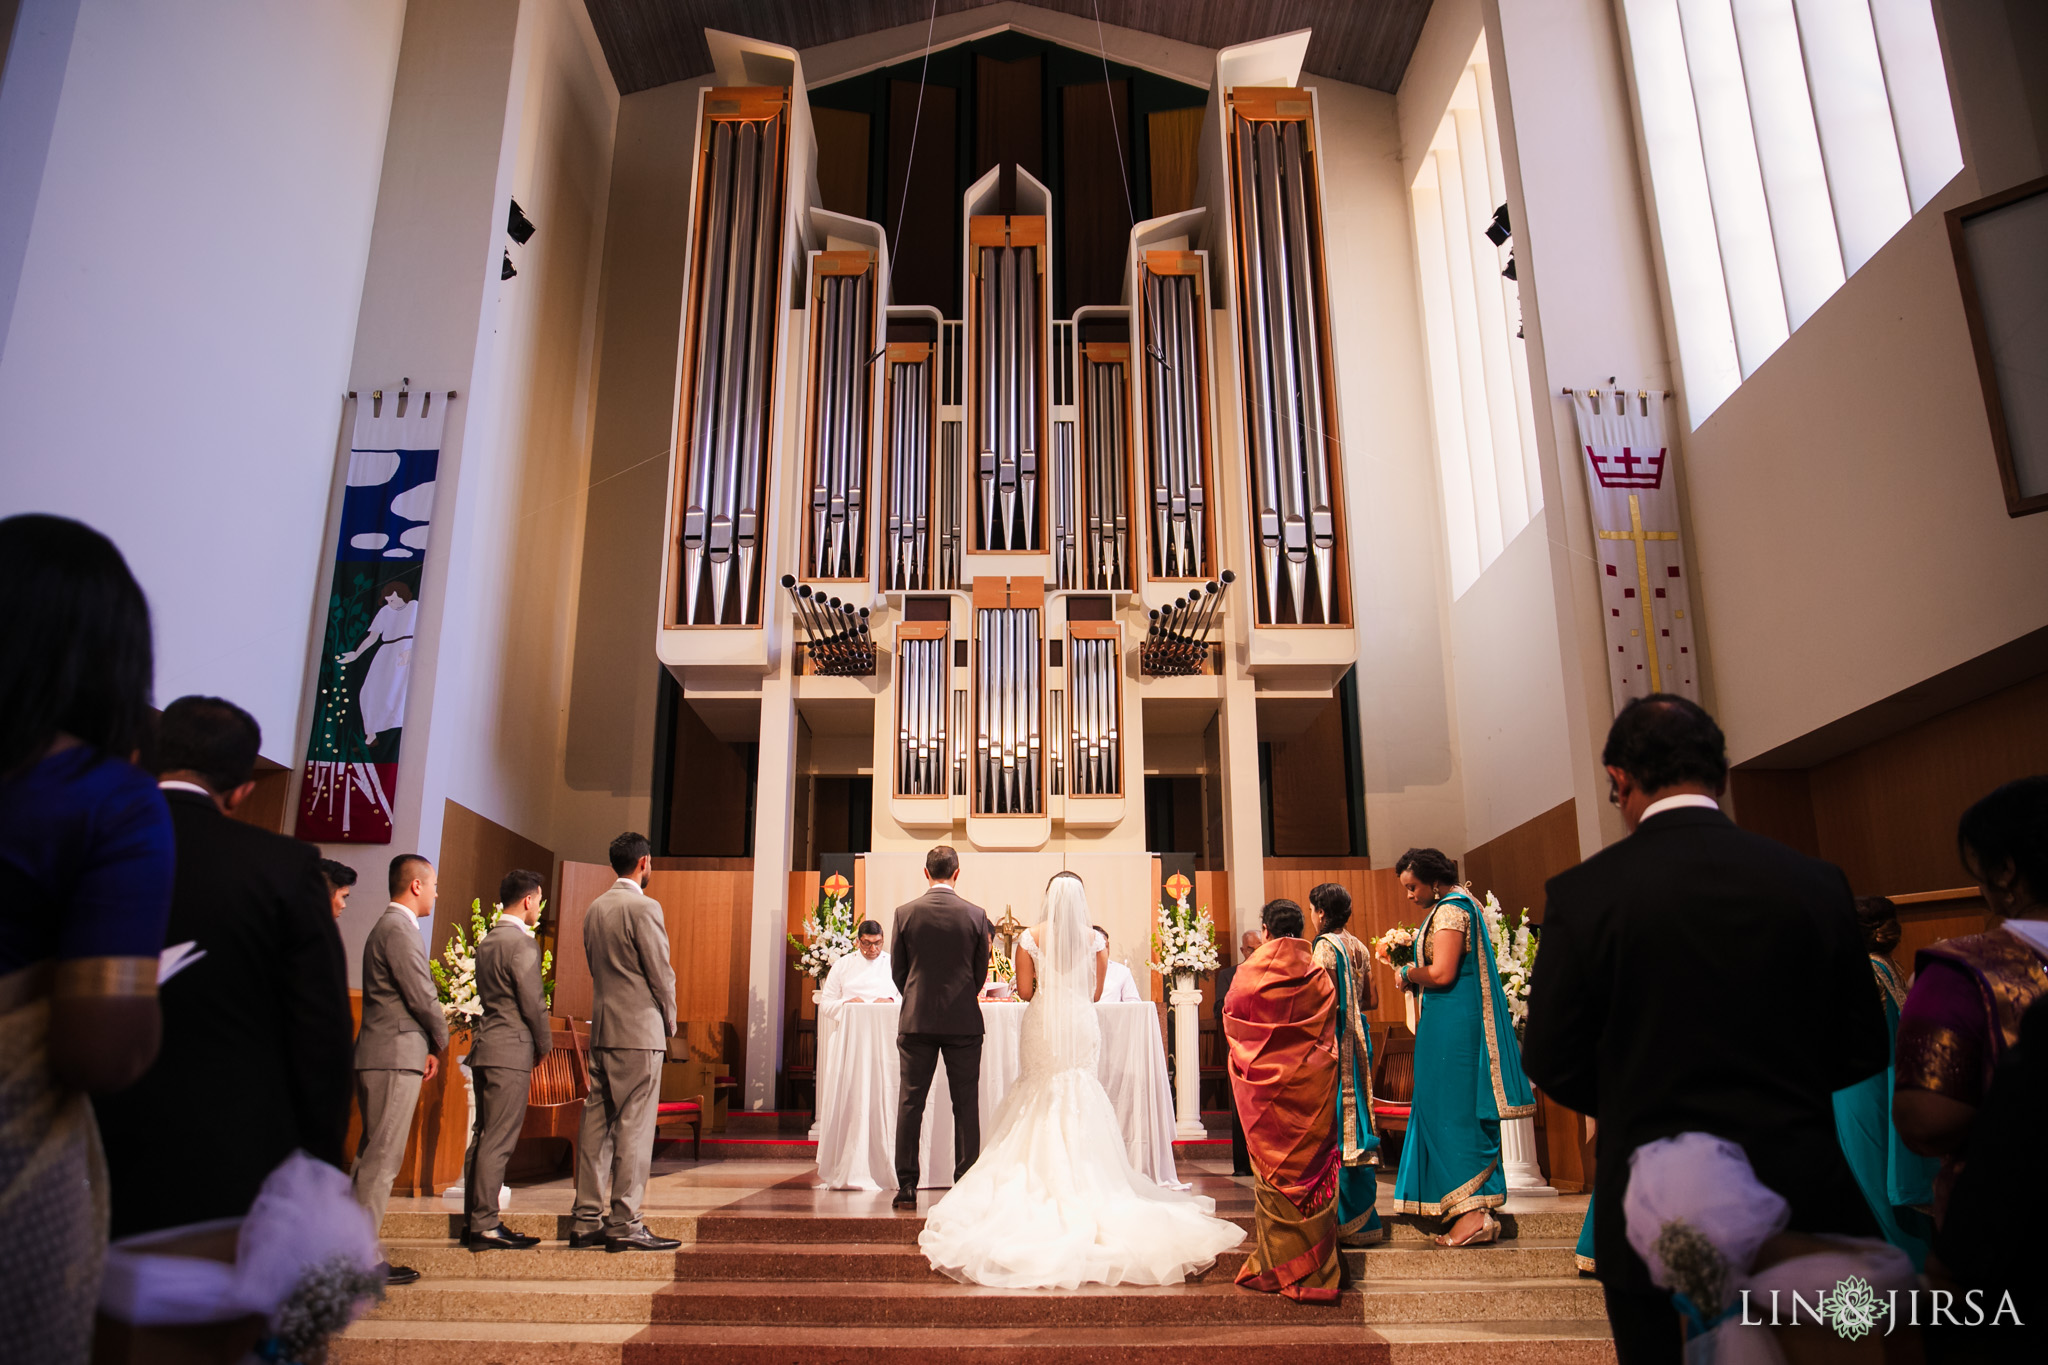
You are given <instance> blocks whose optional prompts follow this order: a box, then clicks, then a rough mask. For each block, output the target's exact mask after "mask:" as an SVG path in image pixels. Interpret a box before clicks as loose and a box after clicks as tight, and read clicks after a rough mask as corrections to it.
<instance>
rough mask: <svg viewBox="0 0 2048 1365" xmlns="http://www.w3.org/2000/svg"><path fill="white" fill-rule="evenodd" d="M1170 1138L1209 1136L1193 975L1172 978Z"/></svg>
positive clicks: (1198, 994) (1197, 997)
mask: <svg viewBox="0 0 2048 1365" xmlns="http://www.w3.org/2000/svg"><path fill="white" fill-rule="evenodd" d="M1166 999H1167V1003H1168V1004H1170V1005H1172V1006H1173V1075H1174V1086H1173V1089H1174V1095H1173V1120H1174V1122H1173V1135H1174V1137H1175V1138H1177V1139H1180V1140H1182V1141H1188V1140H1192V1139H1197V1138H1205V1137H1207V1136H1209V1130H1208V1129H1206V1128H1204V1127H1203V1126H1202V1012H1201V1006H1202V992H1201V989H1200V988H1199V987H1197V986H1196V985H1195V976H1194V973H1193V972H1181V973H1180V974H1178V975H1176V976H1175V977H1174V979H1173V990H1172V992H1171V993H1170V994H1168V996H1167V997H1166Z"/></svg>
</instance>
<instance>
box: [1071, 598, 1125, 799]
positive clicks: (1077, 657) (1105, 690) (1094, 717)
mask: <svg viewBox="0 0 2048 1365" xmlns="http://www.w3.org/2000/svg"><path fill="white" fill-rule="evenodd" d="M1119 654H1120V651H1119V649H1118V645H1117V640H1116V638H1115V637H1114V636H1075V637H1073V638H1072V639H1069V640H1068V641H1067V698H1068V704H1069V707H1070V714H1071V716H1072V720H1071V722H1070V731H1069V735H1068V747H1069V763H1070V766H1071V772H1072V777H1071V778H1070V779H1069V781H1068V784H1067V785H1068V791H1069V793H1070V794H1071V795H1074V796H1118V795H1121V794H1122V792H1123V757H1122V744H1121V736H1120V733H1119V731H1120V726H1119V718H1120V715H1121V712H1122V705H1121V697H1120V695H1119V692H1118V682H1119V678H1118V669H1119Z"/></svg>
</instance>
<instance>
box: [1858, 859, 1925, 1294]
mask: <svg viewBox="0 0 2048 1365" xmlns="http://www.w3.org/2000/svg"><path fill="white" fill-rule="evenodd" d="M1856 923H1857V925H1858V927H1860V928H1861V929H1862V930H1863V946H1864V950H1865V951H1866V952H1868V953H1869V954H1870V974H1871V976H1872V977H1873V978H1875V981H1874V985H1875V986H1876V989H1877V996H1878V1000H1879V1001H1880V1002H1881V1003H1882V1004H1883V1005H1884V1022H1885V1030H1886V1032H1887V1033H1888V1034H1889V1035H1890V1037H1891V1040H1892V1049H1893V1051H1894V1053H1896V1052H1897V1050H1898V1038H1899V1010H1900V1009H1901V1008H1902V1007H1903V1006H1904V1005H1905V1003H1906V988H1907V985H1908V983H1907V981H1906V980H1905V979H1904V977H1903V975H1902V974H1901V973H1900V971H1899V969H1898V968H1897V967H1896V966H1894V965H1893V963H1892V960H1891V952H1892V949H1894V948H1896V947H1897V946H1898V944H1899V912H1898V910H1897V908H1896V907H1894V906H1893V905H1892V903H1891V902H1890V901H1889V900H1886V899H1885V898H1884V897H1883V896H1858V897H1857V898H1856ZM1896 1071H1897V1069H1896V1066H1895V1065H1888V1066H1886V1067H1885V1069H1884V1070H1883V1071H1880V1072H1879V1073H1877V1074H1876V1075H1875V1076H1867V1077H1865V1078H1864V1079H1863V1080H1861V1081H1858V1082H1857V1083H1856V1084H1855V1085H1852V1086H1850V1087H1849V1088H1848V1089H1847V1090H1837V1091H1836V1092H1835V1133H1836V1135H1837V1136H1838V1137H1839V1138H1840V1139H1841V1142H1842V1155H1843V1156H1845V1157H1847V1158H1848V1159H1849V1169H1850V1170H1851V1171H1853V1172H1855V1174H1856V1184H1857V1186H1858V1188H1860V1189H1861V1190H1862V1191H1863V1202H1864V1203H1866V1204H1868V1205H1870V1211H1871V1213H1873V1214H1875V1215H1876V1216H1877V1225H1878V1227H1879V1228H1880V1229H1882V1230H1883V1232H1884V1239H1885V1240H1886V1241H1887V1242H1890V1243H1891V1244H1892V1245H1893V1246H1895V1247H1897V1248H1898V1249H1899V1250H1901V1251H1903V1252H1905V1253H1906V1254H1907V1255H1908V1256H1910V1257H1912V1258H1913V1268H1914V1269H1915V1270H1920V1269H1924V1268H1925V1266H1926V1264H1927V1247H1928V1242H1929V1240H1930V1239H1931V1238H1932V1237H1933V1235H1934V1221H1933V1219H1932V1217H1931V1216H1930V1215H1929V1212H1928V1210H1930V1209H1931V1208H1932V1207H1933V1204H1934V1173H1935V1170H1936V1169H1937V1168H1938V1167H1939V1166H1940V1164H1941V1163H1940V1162H1939V1161H1938V1160H1937V1159H1936V1158H1934V1157H1924V1156H1916V1155H1915V1154H1914V1153H1913V1152H1911V1151H1910V1150H1908V1149H1907V1147H1906V1145H1905V1143H1903V1142H1901V1141H1900V1140H1899V1134H1898V1130H1897V1129H1896V1128H1894V1127H1893V1126H1892V1089H1893V1084H1894V1077H1895V1075H1896Z"/></svg>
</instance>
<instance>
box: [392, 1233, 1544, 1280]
mask: <svg viewBox="0 0 2048 1365" xmlns="http://www.w3.org/2000/svg"><path fill="white" fill-rule="evenodd" d="M385 1247H386V1250H387V1251H388V1253H389V1254H390V1256H391V1259H392V1260H393V1261H395V1262H396V1263H398V1264H400V1265H408V1266H411V1267H412V1268H413V1269H415V1270H417V1271H419V1272H420V1274H421V1275H423V1276H425V1277H427V1278H429V1279H436V1280H541V1279H545V1280H553V1281H556V1282H565V1281H574V1280H614V1281H617V1280H634V1281H654V1282H658V1283H667V1282H670V1281H687V1282H693V1283H712V1282H718V1281H731V1280H777V1281H810V1282H819V1283H822V1282H827V1281H835V1280H836V1281H847V1282H854V1283H860V1282H869V1281H894V1282H900V1283H911V1282H916V1281H930V1282H934V1283H941V1284H943V1283H948V1281H946V1280H945V1278H944V1277H943V1276H940V1275H938V1274H937V1273H936V1272H934V1271H933V1270H932V1269H931V1267H930V1265H929V1264H928V1263H927V1262H926V1261H925V1258H924V1256H923V1254H922V1253H921V1252H919V1251H918V1249H917V1248H916V1246H915V1245H914V1244H910V1243H901V1244H895V1243H874V1242H810V1243H791V1242H708V1243H700V1244H697V1245H694V1246H688V1247H685V1248H684V1249H683V1250H681V1251H679V1252H675V1253H670V1254H663V1253H658V1252H638V1251H635V1252H625V1253H620V1254H616V1255H615V1254H611V1253H608V1252H604V1251H599V1250H595V1249H588V1248H586V1249H583V1250H577V1251H571V1250H570V1249H569V1247H568V1244H567V1243H566V1242H563V1241H559V1240H551V1241H546V1242H543V1243H542V1244H541V1245H539V1246H537V1247H533V1248H531V1249H529V1250H525V1251H499V1250H491V1251H470V1250H468V1249H466V1248H464V1247H462V1246H460V1245H458V1244H456V1243H452V1242H449V1241H446V1240H426V1239H387V1241H386V1243H385ZM1572 1251H1573V1246H1572V1244H1570V1243H1566V1242H1562V1241H1555V1242H1530V1241H1523V1242H1509V1243H1504V1244H1501V1245H1497V1246H1484V1247H1460V1248H1456V1249H1451V1250H1446V1249H1443V1248H1439V1247H1434V1246H1430V1245H1429V1244H1427V1243H1421V1242H1396V1243H1393V1244H1390V1245H1386V1246H1378V1247H1372V1248H1368V1249H1363V1250H1359V1249H1352V1248H1347V1249H1346V1250H1345V1252H1344V1261H1345V1268H1346V1271H1347V1273H1348V1274H1349V1275H1350V1276H1351V1278H1352V1280H1353V1282H1354V1283H1360V1284H1364V1283H1378V1282H1384V1281H1388V1280H1401V1281H1407V1280H1428V1279H1485V1280H1503V1279H1542V1278H1554V1279H1558V1280H1561V1281H1572V1280H1575V1279H1576V1277H1577V1273H1578V1268H1577V1264H1576V1263H1575V1262H1574V1260H1573V1259H1572ZM1247 1254H1248V1251H1247V1249H1246V1248H1243V1247H1240V1248H1238V1249H1237V1250H1234V1251H1227V1252H1225V1253H1223V1255H1222V1256H1221V1257H1219V1258H1218V1259H1217V1262H1216V1265H1215V1266H1214V1267H1213V1268H1212V1269H1211V1270H1210V1271H1209V1272H1208V1273H1207V1275H1206V1276H1205V1277H1204V1278H1205V1279H1207V1280H1215V1279H1217V1278H1219V1277H1220V1278H1222V1279H1230V1278H1232V1277H1234V1276H1235V1275H1236V1274H1237V1270H1238V1267H1239V1266H1241V1265H1243V1264H1244V1260H1245V1257H1246V1255H1247Z"/></svg>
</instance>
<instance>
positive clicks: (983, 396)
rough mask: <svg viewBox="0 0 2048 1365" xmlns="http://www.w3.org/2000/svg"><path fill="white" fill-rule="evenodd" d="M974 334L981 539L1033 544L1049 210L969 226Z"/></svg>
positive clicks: (999, 544) (985, 545)
mask: <svg viewBox="0 0 2048 1365" xmlns="http://www.w3.org/2000/svg"><path fill="white" fill-rule="evenodd" d="M967 240H968V246H969V250H970V253H971V254H970V256H969V264H970V272H971V279H972V287H971V294H972V299H971V301H970V304H969V311H970V314H971V316H970V317H969V319H968V322H969V330H970V332H971V333H972V335H973V337H974V386H973V394H972V399H973V403H974V450H975V464H974V471H975V492H976V498H975V506H976V517H975V522H974V546H975V548H976V549H977V550H984V551H986V550H995V551H1006V550H1022V551H1036V550H1038V549H1039V548H1040V546H1041V545H1042V543H1043V542H1042V537H1041V535H1040V530H1039V520H1040V517H1039V513H1040V510H1041V509H1040V506H1039V486H1038V479H1039V468H1038V452H1039V451H1040V450H1041V449H1043V448H1044V436H1045V405H1044V399H1043V395H1044V392H1045V386H1044V382H1043V379H1044V375H1045V372H1046V370H1047V368H1048V366H1047V365H1046V358H1045V350H1046V330H1045V329H1044V328H1043V327H1042V326H1040V318H1041V317H1042V316H1043V304H1044V293H1045V282H1046V270H1045V219H1043V218H1038V217H1014V218H1010V217H993V216H981V217H975V218H972V219H970V220H969V226H968V233H967Z"/></svg>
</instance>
